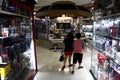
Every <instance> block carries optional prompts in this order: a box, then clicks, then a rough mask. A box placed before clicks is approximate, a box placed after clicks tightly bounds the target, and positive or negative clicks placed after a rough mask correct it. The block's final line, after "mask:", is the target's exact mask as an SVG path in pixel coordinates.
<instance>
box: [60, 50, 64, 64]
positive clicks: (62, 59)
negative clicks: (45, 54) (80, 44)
mask: <svg viewBox="0 0 120 80" xmlns="http://www.w3.org/2000/svg"><path fill="white" fill-rule="evenodd" d="M59 61H60V62H63V61H64V51H63V50H62V51H61V55H60V58H59Z"/></svg>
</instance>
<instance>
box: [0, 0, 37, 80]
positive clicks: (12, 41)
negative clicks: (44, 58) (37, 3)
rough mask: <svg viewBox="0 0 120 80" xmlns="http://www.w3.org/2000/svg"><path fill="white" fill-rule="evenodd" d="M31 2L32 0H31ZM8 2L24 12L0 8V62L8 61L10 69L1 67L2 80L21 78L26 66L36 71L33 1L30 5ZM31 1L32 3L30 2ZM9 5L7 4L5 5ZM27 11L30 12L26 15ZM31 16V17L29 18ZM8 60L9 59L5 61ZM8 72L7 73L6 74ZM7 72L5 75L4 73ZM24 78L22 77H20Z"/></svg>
mask: <svg viewBox="0 0 120 80" xmlns="http://www.w3.org/2000/svg"><path fill="white" fill-rule="evenodd" d="M31 1H32V2H33V0H31ZM9 2H10V3H9V4H11V5H13V4H14V6H15V7H16V6H17V8H21V9H20V10H21V12H22V10H24V11H25V12H22V13H20V14H19V12H13V13H12V12H11V11H10V12H9V9H8V10H1V9H0V26H1V28H0V53H1V54H0V56H1V63H4V62H6V63H8V64H9V65H10V70H7V68H6V67H3V68H1V67H0V71H1V70H5V71H9V72H4V71H1V72H0V74H2V75H1V76H0V77H1V79H2V80H5V79H7V80H21V78H20V77H22V75H25V76H24V78H25V77H26V75H27V74H25V73H24V70H26V68H29V69H30V70H34V71H35V72H37V64H36V63H37V62H36V50H35V40H34V33H35V32H34V17H33V16H34V15H33V7H34V3H32V2H30V1H29V3H30V4H28V5H31V7H29V6H28V5H24V4H22V3H19V2H18V1H17V0H9ZM31 3H32V4H31ZM7 7H9V5H7ZM27 13H30V14H28V15H27ZM31 17H32V18H31ZM3 54H4V55H3ZM7 60H9V61H7ZM7 73H8V74H7ZM6 74H7V75H6ZM21 74H22V75H21ZM22 80H24V79H22Z"/></svg>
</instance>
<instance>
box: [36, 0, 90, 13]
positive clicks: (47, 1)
mask: <svg viewBox="0 0 120 80" xmlns="http://www.w3.org/2000/svg"><path fill="white" fill-rule="evenodd" d="M56 1H72V2H74V3H75V4H76V5H85V4H88V3H90V2H91V0H37V4H36V5H35V8H34V11H38V10H39V9H40V8H41V7H43V6H47V5H51V3H53V2H56Z"/></svg>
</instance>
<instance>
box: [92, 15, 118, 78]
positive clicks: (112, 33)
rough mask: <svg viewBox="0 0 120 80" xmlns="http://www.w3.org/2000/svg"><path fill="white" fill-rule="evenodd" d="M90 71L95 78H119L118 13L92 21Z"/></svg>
mask: <svg viewBox="0 0 120 80" xmlns="http://www.w3.org/2000/svg"><path fill="white" fill-rule="evenodd" d="M91 71H92V73H93V75H94V77H95V78H96V79H97V80H120V14H116V15H111V16H107V17H104V18H101V19H98V20H95V21H94V34H93V53H92V67H91Z"/></svg>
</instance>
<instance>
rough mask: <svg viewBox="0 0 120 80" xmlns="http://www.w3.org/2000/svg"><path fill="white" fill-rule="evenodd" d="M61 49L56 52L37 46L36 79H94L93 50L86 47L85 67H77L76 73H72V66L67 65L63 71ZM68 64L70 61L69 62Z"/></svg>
mask: <svg viewBox="0 0 120 80" xmlns="http://www.w3.org/2000/svg"><path fill="white" fill-rule="evenodd" d="M60 51H61V50H58V51H57V52H54V50H49V49H47V48H43V47H40V46H37V59H38V69H39V70H38V73H37V74H36V76H35V78H34V80H94V79H93V77H92V75H91V74H90V72H89V70H90V62H91V61H90V60H91V57H90V56H91V50H89V49H87V48H86V49H85V51H84V58H83V63H82V65H83V66H84V68H82V69H77V67H78V66H77V65H76V68H75V73H74V74H71V68H69V67H66V68H65V70H64V71H61V67H62V62H59V60H58V59H59V56H60ZM67 64H68V63H67Z"/></svg>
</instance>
